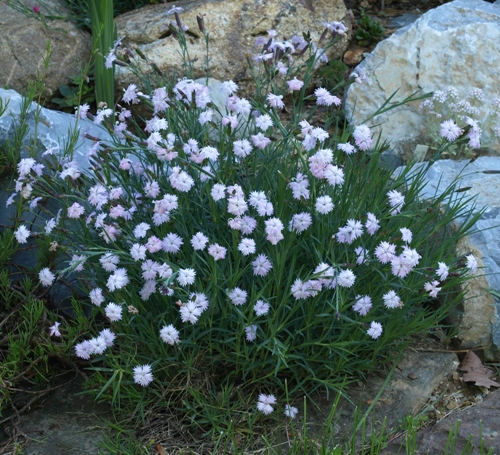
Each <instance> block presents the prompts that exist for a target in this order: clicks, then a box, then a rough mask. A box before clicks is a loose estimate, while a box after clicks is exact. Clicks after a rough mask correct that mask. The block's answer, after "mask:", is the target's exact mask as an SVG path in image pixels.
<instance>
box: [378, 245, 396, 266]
mask: <svg viewBox="0 0 500 455" xmlns="http://www.w3.org/2000/svg"><path fill="white" fill-rule="evenodd" d="M375 256H377V259H378V260H379V261H380V262H381V263H382V264H388V263H389V262H391V261H392V260H393V259H394V258H395V257H396V245H393V244H392V243H389V242H381V243H380V245H379V246H377V248H375Z"/></svg>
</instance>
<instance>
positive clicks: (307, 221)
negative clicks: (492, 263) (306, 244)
mask: <svg viewBox="0 0 500 455" xmlns="http://www.w3.org/2000/svg"><path fill="white" fill-rule="evenodd" d="M311 224H312V217H311V215H310V214H309V213H305V212H304V213H298V214H296V215H293V216H292V219H291V221H290V224H289V229H290V230H291V231H297V232H298V233H300V232H304V231H305V230H306V229H307V228H308V227H309V226H311Z"/></svg>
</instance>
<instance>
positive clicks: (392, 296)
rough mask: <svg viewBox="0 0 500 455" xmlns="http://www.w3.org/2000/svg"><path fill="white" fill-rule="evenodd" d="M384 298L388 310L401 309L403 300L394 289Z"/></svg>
mask: <svg viewBox="0 0 500 455" xmlns="http://www.w3.org/2000/svg"><path fill="white" fill-rule="evenodd" d="M382 298H383V300H384V306H385V307H386V308H390V309H394V308H399V307H400V306H402V305H403V302H401V299H400V298H399V297H398V295H397V294H396V292H394V291H393V290H392V289H391V290H390V291H389V292H387V293H386V294H384V295H383V297H382Z"/></svg>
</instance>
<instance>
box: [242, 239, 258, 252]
mask: <svg viewBox="0 0 500 455" xmlns="http://www.w3.org/2000/svg"><path fill="white" fill-rule="evenodd" d="M255 249H256V246H255V240H253V239H249V238H243V239H241V242H240V243H239V245H238V250H239V251H241V253H242V254H243V256H248V255H249V254H253V253H255Z"/></svg>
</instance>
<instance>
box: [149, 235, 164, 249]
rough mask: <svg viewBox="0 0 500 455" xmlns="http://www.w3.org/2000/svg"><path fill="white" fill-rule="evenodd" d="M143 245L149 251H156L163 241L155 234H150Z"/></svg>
mask: <svg viewBox="0 0 500 455" xmlns="http://www.w3.org/2000/svg"><path fill="white" fill-rule="evenodd" d="M145 247H146V249H147V250H148V251H149V252H150V253H157V252H158V251H160V250H161V249H162V248H163V242H162V241H161V240H160V239H159V238H158V237H156V236H155V235H152V236H151V237H149V239H148V241H147V242H146V245H145Z"/></svg>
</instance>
